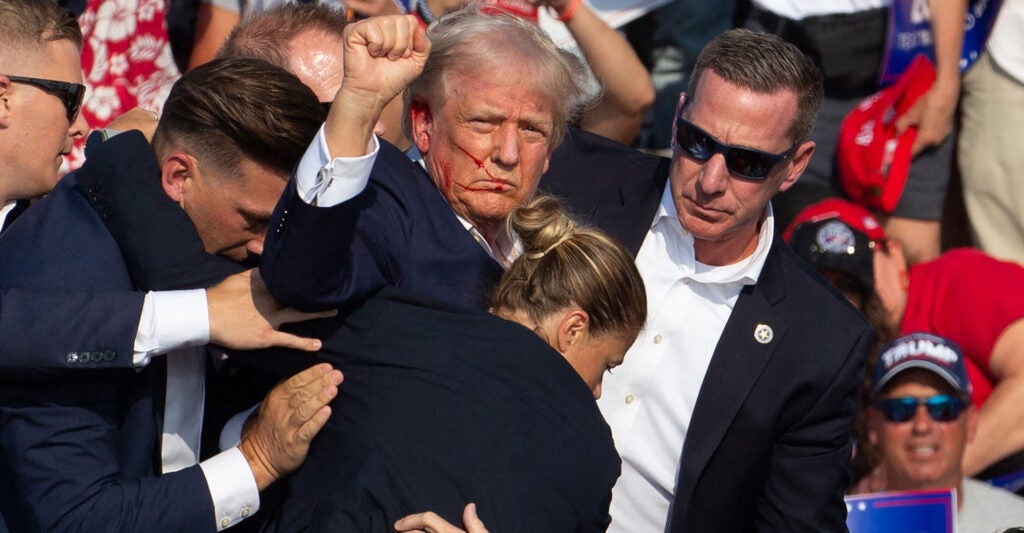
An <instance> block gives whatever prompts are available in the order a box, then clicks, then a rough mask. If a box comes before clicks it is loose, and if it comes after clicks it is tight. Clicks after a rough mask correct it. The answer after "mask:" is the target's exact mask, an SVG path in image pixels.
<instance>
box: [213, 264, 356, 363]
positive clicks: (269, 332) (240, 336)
mask: <svg viewBox="0 0 1024 533" xmlns="http://www.w3.org/2000/svg"><path fill="white" fill-rule="evenodd" d="M206 301H207V308H208V310H209V313H210V342H212V343H214V344H218V345H220V346H224V347H226V348H232V349H235V350H258V349H261V348H270V347H272V346H281V347H284V348H294V349H296V350H304V351H307V352H315V351H317V350H319V349H320V346H321V342H320V341H319V340H317V339H309V338H306V337H299V336H297V335H292V334H291V333H285V332H283V331H278V330H277V328H279V327H281V324H286V323H291V322H302V321H304V320H312V319H314V318H324V317H329V316H334V315H336V314H337V311H325V312H319V313H303V312H301V311H296V310H294V309H292V308H290V307H281V306H280V305H278V304H277V302H275V301H274V299H273V298H272V297H271V296H270V292H269V291H268V290H267V286H266V284H264V283H263V280H262V279H260V275H259V272H257V271H256V270H255V269H252V270H247V271H245V272H240V273H238V274H235V275H233V276H230V277H228V278H226V279H224V281H222V282H220V283H218V284H217V285H216V286H213V287H210V288H209V289H207V290H206Z"/></svg>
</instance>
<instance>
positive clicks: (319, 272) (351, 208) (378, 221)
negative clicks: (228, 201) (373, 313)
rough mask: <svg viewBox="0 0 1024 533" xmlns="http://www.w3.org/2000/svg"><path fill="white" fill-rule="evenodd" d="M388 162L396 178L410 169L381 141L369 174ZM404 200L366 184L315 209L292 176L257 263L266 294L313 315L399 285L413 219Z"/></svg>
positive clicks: (397, 193) (380, 170)
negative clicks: (355, 192) (397, 172)
mask: <svg viewBox="0 0 1024 533" xmlns="http://www.w3.org/2000/svg"><path fill="white" fill-rule="evenodd" d="M386 150H387V151H388V152H387V153H386V152H385V151H386ZM396 157H398V158H405V159H404V160H401V161H396V160H394V158H396ZM382 161H383V163H382ZM392 164H393V165H394V166H396V167H397V168H399V169H401V170H400V172H404V171H408V170H409V169H410V168H411V167H412V163H411V162H410V161H409V160H408V158H406V156H405V155H403V154H401V153H400V152H397V150H395V149H394V148H390V147H389V146H387V145H385V144H384V143H382V148H381V153H379V154H378V159H377V164H376V165H375V166H374V173H375V174H378V173H386V172H391V171H392V169H391V168H390V165H392ZM402 177H404V176H402ZM407 177H408V179H410V180H411V179H415V178H418V177H419V176H414V175H409V176H407ZM396 181H400V180H396ZM400 186H401V185H399V187H400ZM403 194H404V193H403V191H401V190H396V188H389V187H388V186H387V185H386V184H385V183H382V182H381V181H380V180H373V179H371V182H370V184H368V185H367V188H366V189H365V190H364V191H363V192H361V193H360V194H359V195H357V196H356V197H354V198H352V199H350V200H348V201H345V202H342V203H340V204H338V205H335V206H331V207H317V206H311V205H309V204H307V203H306V202H304V201H303V200H302V199H301V198H299V195H298V192H297V190H296V186H295V178H294V177H293V178H292V180H291V181H290V182H289V183H288V186H287V188H286V189H285V192H284V194H283V195H282V196H281V199H280V201H279V202H278V204H277V208H276V209H275V210H274V215H273V217H272V218H271V221H270V230H269V231H268V232H267V239H266V242H265V244H264V248H263V255H262V257H261V258H260V274H261V275H262V276H263V280H264V281H265V282H266V284H267V288H268V289H270V293H271V294H272V295H273V296H274V298H275V299H276V300H277V301H278V302H280V303H281V304H283V305H287V306H290V307H294V308H296V309H300V310H303V311H314V310H324V309H335V308H339V307H346V306H349V305H351V304H352V303H354V302H358V301H361V300H363V299H365V298H367V297H369V296H370V295H372V294H373V293H374V292H376V291H377V290H379V289H381V288H382V287H384V286H386V285H392V284H398V283H399V282H400V280H401V271H402V265H404V264H405V263H406V257H407V256H408V250H409V246H410V243H409V240H410V238H411V237H410V235H411V229H410V224H412V218H413V217H412V214H411V213H410V210H409V208H408V207H407V205H406V203H405V202H404V201H403Z"/></svg>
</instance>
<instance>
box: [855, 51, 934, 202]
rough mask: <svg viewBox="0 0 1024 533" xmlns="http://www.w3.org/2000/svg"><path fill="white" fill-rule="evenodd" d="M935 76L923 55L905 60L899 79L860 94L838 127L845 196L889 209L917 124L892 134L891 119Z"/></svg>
mask: <svg viewBox="0 0 1024 533" xmlns="http://www.w3.org/2000/svg"><path fill="white" fill-rule="evenodd" d="M934 81H935V67H934V66H933V65H932V63H931V61H929V60H928V58H927V57H925V56H924V55H918V56H917V57H915V58H914V60H913V61H912V62H911V64H910V66H909V67H907V70H906V71H905V72H904V73H903V74H902V75H901V76H900V78H899V80H897V81H896V83H895V84H894V85H892V86H890V87H887V88H885V89H882V90H881V91H879V92H877V93H875V94H873V95H871V96H869V97H867V98H865V99H864V100H863V101H861V103H859V104H857V107H856V108H854V109H853V111H850V114H848V115H846V118H845V119H844V120H843V125H842V128H841V129H840V130H839V145H838V146H837V147H836V170H837V172H838V174H839V183H840V184H841V185H842V187H843V190H844V191H846V194H847V196H849V197H850V199H851V200H853V201H854V202H857V203H858V204H861V205H864V206H866V207H870V208H875V209H879V210H882V211H885V212H886V213H892V211H893V210H894V209H896V204H897V203H898V202H899V200H900V196H902V195H903V186H904V185H906V182H907V173H908V172H909V170H910V160H911V159H912V156H911V148H913V146H914V140H915V139H916V138H917V127H916V126H912V127H910V128H907V130H906V131H904V132H903V134H902V135H900V136H896V119H897V118H899V117H900V116H902V115H903V114H904V113H906V112H907V110H908V109H910V107H911V106H912V105H914V103H915V102H917V100H918V98H920V97H921V96H922V95H923V94H924V93H926V92H928V89H930V88H931V86H932V83H933V82H934Z"/></svg>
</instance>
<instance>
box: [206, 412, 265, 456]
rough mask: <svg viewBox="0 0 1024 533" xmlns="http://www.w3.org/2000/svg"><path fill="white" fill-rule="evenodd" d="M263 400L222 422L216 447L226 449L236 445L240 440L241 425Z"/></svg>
mask: <svg viewBox="0 0 1024 533" xmlns="http://www.w3.org/2000/svg"><path fill="white" fill-rule="evenodd" d="M262 404H263V402H260V403H258V404H256V405H254V406H252V407H250V408H248V409H246V410H245V411H242V412H241V413H238V414H237V415H235V416H233V417H231V419H230V420H228V423H227V424H224V429H222V430H220V439H219V440H218V441H217V446H219V447H218V448H217V449H219V450H227V449H228V448H232V447H235V446H238V445H239V443H241V442H242V426H243V425H245V421H246V419H248V418H249V415H251V414H252V412H253V411H255V410H257V409H259V408H260V405H262Z"/></svg>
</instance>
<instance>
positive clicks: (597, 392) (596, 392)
mask: <svg viewBox="0 0 1024 533" xmlns="http://www.w3.org/2000/svg"><path fill="white" fill-rule="evenodd" d="M590 390H591V391H592V392H593V393H594V399H595V400H599V399H600V398H601V384H600V383H598V384H597V385H595V386H594V388H593V389H590Z"/></svg>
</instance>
